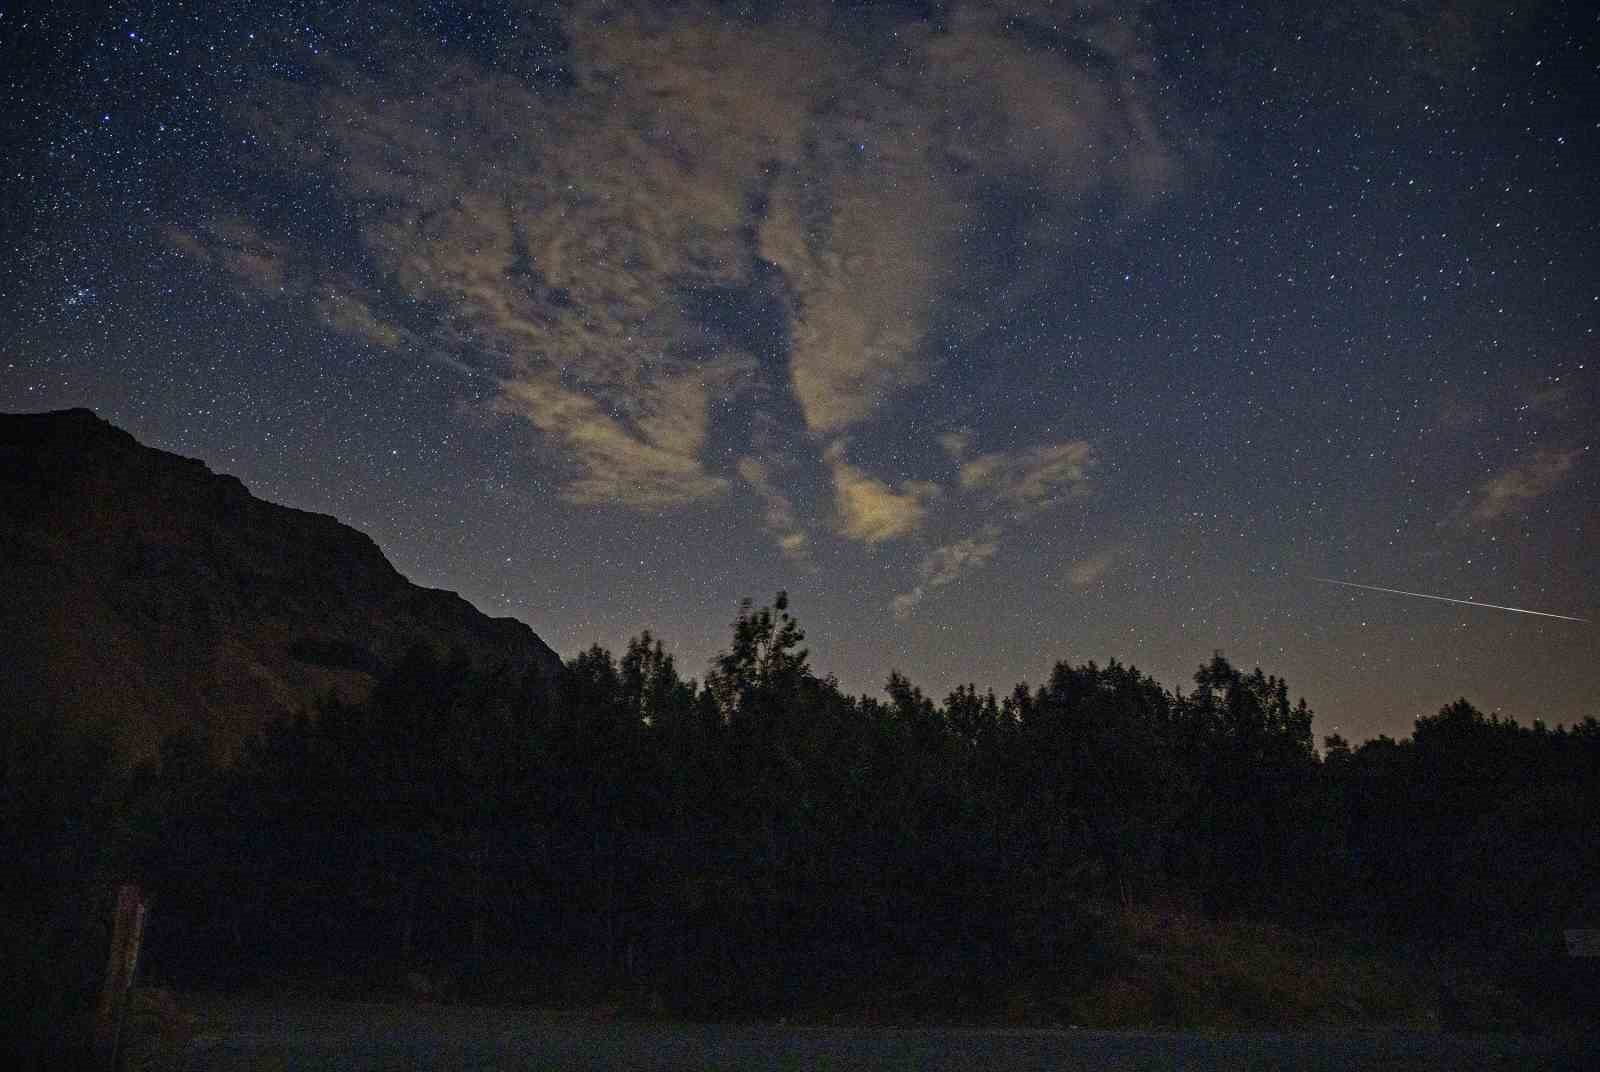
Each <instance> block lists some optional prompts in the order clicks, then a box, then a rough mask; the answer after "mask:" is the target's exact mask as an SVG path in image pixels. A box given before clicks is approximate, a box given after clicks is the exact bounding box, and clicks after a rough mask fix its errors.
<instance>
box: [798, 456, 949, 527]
mask: <svg viewBox="0 0 1600 1072" xmlns="http://www.w3.org/2000/svg"><path fill="white" fill-rule="evenodd" d="M844 449H845V445H844V443H843V442H835V443H834V444H832V445H831V446H830V447H829V448H828V450H827V452H826V453H825V455H824V458H825V460H826V461H827V463H828V467H829V469H830V470H831V471H832V474H833V490H834V502H835V506H836V509H837V511H838V519H837V528H838V532H839V534H840V535H842V536H845V537H848V538H849V539H852V540H859V541H860V542H862V543H882V542H883V541H885V540H893V539H896V538H898V537H901V536H907V535H910V534H911V533H912V532H915V531H916V530H917V528H918V527H920V526H921V524H922V522H923V520H924V519H925V518H926V517H927V514H928V508H927V503H928V501H929V500H931V499H935V498H937V497H938V495H939V488H938V486H937V485H936V484H932V483H928V482H926V481H915V480H913V481H906V482H905V483H902V484H901V485H900V488H899V490H896V489H895V488H894V487H892V486H891V485H890V484H889V483H888V482H886V481H883V480H880V479H878V478H877V477H875V476H872V475H870V474H868V473H866V472H865V471H863V470H861V469H859V468H857V467H856V466H854V465H851V464H850V463H849V462H848V461H846V460H845V456H844Z"/></svg>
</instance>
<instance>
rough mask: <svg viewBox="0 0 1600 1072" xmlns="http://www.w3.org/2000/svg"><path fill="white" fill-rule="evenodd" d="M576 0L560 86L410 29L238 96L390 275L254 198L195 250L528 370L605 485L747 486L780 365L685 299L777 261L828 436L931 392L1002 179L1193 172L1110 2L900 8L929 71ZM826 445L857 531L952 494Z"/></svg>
mask: <svg viewBox="0 0 1600 1072" xmlns="http://www.w3.org/2000/svg"><path fill="white" fill-rule="evenodd" d="M563 11H564V14H563V20H564V30H565V34H566V36H567V38H568V40H569V42H570V46H571V47H570V50H569V53H568V59H569V63H570V67H571V72H572V76H573V83H572V86H571V87H570V89H569V90H568V91H566V92H563V93H560V94H552V93H543V92H540V91H538V90H536V89H533V88H530V87H528V86H527V85H525V84H523V83H521V82H519V81H518V80H517V79H515V78H512V77H509V76H507V75H505V74H503V73H501V72H497V71H494V70H491V69H487V68H483V67H480V66H478V65H476V64H475V63H473V62H471V61H470V60H466V59H464V58H462V57H461V56H460V55H458V54H450V53H446V52H443V51H438V50H437V49H436V46H433V45H430V44H429V43H427V42H425V41H414V40H405V41H390V42H388V43H387V44H386V45H384V46H383V47H384V48H386V49H387V50H388V51H389V52H391V53H393V54H394V55H396V56H397V57H398V56H400V55H401V54H403V55H404V62H395V63H392V64H381V65H368V66H365V67H357V66H355V65H348V64H344V65H342V64H341V63H340V61H338V60H334V59H324V60H323V61H321V62H322V63H323V66H324V68H325V70H326V73H328V74H329V75H330V77H327V78H323V79H319V80H316V81H315V82H312V83H304V84H291V83H286V82H275V81H270V80H269V81H267V82H265V83H263V84H261V85H258V86H255V87H252V90H251V92H249V93H245V94H241V95H240V103H239V104H238V106H237V109H236V116H237V118H238V119H239V121H240V122H241V123H242V124H244V125H246V126H248V127H249V129H250V132H251V134H252V135H253V136H254V137H255V139H256V141H257V143H258V144H259V145H261V146H262V147H263V152H264V153H265V154H267V156H266V157H264V159H263V164H264V166H267V167H268V168H270V167H271V166H272V162H273V160H274V159H275V160H276V163H277V166H278V167H280V168H281V169H282V170H284V171H286V172H293V173H294V174H296V175H305V174H307V173H308V172H309V173H311V174H313V175H315V176H317V177H318V178H319V180H320V181H323V182H325V183H326V184H327V186H328V188H329V189H330V190H333V191H336V192H338V193H341V194H342V195H343V196H344V199H345V203H346V204H347V206H348V207H349V210H350V213H351V219H352V225H353V226H352V231H351V234H352V235H353V236H354V237H355V238H356V240H357V241H358V242H359V243H360V244H361V247H362V250H361V252H362V254H363V256H364V258H365V260H366V262H367V266H368V267H370V268H371V269H374V271H372V272H371V273H370V278H372V279H377V280H381V281H382V282H369V283H364V284H362V285H354V284H352V283H351V281H350V280H349V279H348V278H345V277H344V276H343V275H342V272H343V269H335V268H332V267H330V265H331V264H332V263H334V261H335V260H336V258H333V257H330V256H328V255H327V251H326V250H324V251H322V253H321V255H309V256H302V255H301V253H303V252H304V251H301V250H298V249H297V248H295V247H294V245H293V243H295V242H301V241H304V238H303V236H293V237H291V236H289V235H287V234H276V233H269V231H270V229H271V227H272V226H274V224H272V223H271V221H269V220H256V221H254V222H252V221H251V220H249V219H246V218H245V217H246V216H247V215H248V212H247V210H245V209H244V208H242V207H241V206H236V205H221V206H219V207H218V209H217V211H216V213H215V219H214V220H213V222H212V223H210V224H207V225H204V226H202V227H199V228H191V229H189V230H186V231H183V232H176V233H175V234H174V236H173V243H174V245H175V246H177V247H178V248H181V249H184V250H186V251H187V252H189V253H190V254H191V255H193V256H195V257H197V258H200V259H203V260H206V261H208V262H209V263H213V264H217V265H219V266H221V267H223V268H225V269H226V270H227V271H229V272H230V273H232V274H233V275H234V276H236V277H237V278H239V279H240V280H242V281H245V282H246V283H248V284H249V285H251V286H253V287H256V288H258V289H260V290H262V291H266V292H272V293H278V294H283V295H285V296H293V295H299V296H300V297H302V298H305V299H307V300H310V301H312V302H314V303H315V305H316V307H317V308H318V309H320V310H321V311H322V313H323V315H324V317H325V318H326V321H327V323H329V324H330V325H331V326H333V327H334V328H336V329H338V330H340V331H343V332H346V333H348V334H350V335H352V336H355V337H359V338H362V339H364V340H366V341H369V342H372V343H375V344H377V345H381V346H385V347H387V348H389V349H392V350H396V351H401V352H407V353H411V354H414V355H417V356H419V357H422V358H425V359H427V360H431V361H435V362H441V363H444V364H449V365H451V366H452V367H454V368H456V369H458V370H460V371H463V372H466V373H470V374H473V375H475V376H478V377H487V378H489V379H490V380H491V381H492V382H496V383H498V384H500V385H501V391H500V397H499V399H498V400H497V401H496V402H495V406H496V409H497V410H498V411H499V412H502V413H510V414H515V415H517V417H518V418H519V419H525V420H527V421H528V422H530V423H531V424H532V425H533V426H534V427H535V428H537V429H538V430H539V431H540V432H541V433H542V438H541V442H542V446H543V449H544V451H545V453H546V455H547V457H548V460H549V462H550V463H551V464H552V465H554V466H556V467H558V468H560V469H562V470H563V471H564V472H565V473H566V474H567V480H566V483H565V485H564V494H565V496H566V498H568V499H569V500H570V501H573V502H576V503H593V502H600V501H608V502H614V503H616V504H618V505H623V506H630V507H635V508H639V509H645V510H654V509H660V508H662V507H664V506H673V505H683V504H688V503H694V502H702V501H705V500H707V499H711V498H714V497H716V496H717V495H719V494H721V493H722V491H723V490H724V489H725V488H726V487H727V486H729V483H730V479H729V478H731V477H733V476H734V474H733V473H732V472H728V471H724V470H723V467H724V466H726V465H727V464H728V463H725V462H722V461H721V457H722V456H721V455H719V456H718V458H716V459H713V458H710V457H708V456H707V455H706V453H705V442H706V420H705V413H706V408H707V404H708V397H709V394H710V393H715V392H723V393H726V392H730V391H737V390H743V389H744V388H740V387H736V386H735V377H734V376H733V372H735V371H737V370H741V369H743V370H748V369H750V368H753V367H754V366H755V362H754V355H752V354H748V353H743V352H741V351H739V350H738V347H739V346H740V345H742V344H739V343H734V342H724V341H720V340H721V338H722V337H721V336H719V335H717V333H716V332H715V331H708V330H707V328H706V324H704V323H702V322H700V321H701V319H703V317H704V316H705V314H703V313H701V312H698V311H696V309H695V308H694V307H693V306H692V303H686V302H685V300H684V299H683V295H684V294H685V293H688V292H692V291H694V290H695V289H696V288H701V289H705V288H719V287H720V288H730V289H738V288H741V287H747V286H751V285H754V281H755V280H756V279H757V275H758V265H760V264H762V263H763V262H764V263H765V264H767V265H772V266H776V267H777V268H778V269H780V272H779V273H775V277H776V278H777V279H778V280H779V281H778V282H777V283H773V284H770V285H772V286H773V287H775V288H776V289H775V294H774V297H775V298H776V299H777V302H778V307H779V308H781V309H782V310H784V312H785V314H786V316H787V324H786V325H785V326H786V327H787V341H788V346H787V351H786V357H787V359H788V365H787V369H786V370H784V371H783V372H782V373H780V374H779V375H780V380H779V382H776V383H770V382H769V383H768V384H767V387H768V388H772V387H776V388H778V389H779V390H787V391H788V392H790V393H791V395H792V398H791V399H790V400H787V404H788V405H790V406H792V407H793V408H794V411H797V412H798V414H799V420H800V421H801V422H803V425H804V429H803V431H804V432H805V433H808V434H809V436H810V440H809V442H810V444H811V446H810V449H812V450H817V451H821V452H822V453H823V454H824V455H828V454H829V453H830V451H829V450H828V449H826V448H824V447H823V446H822V444H824V443H827V442H829V441H831V440H833V439H835V438H837V437H838V436H839V435H840V434H842V433H846V432H849V431H851V430H852V429H856V428H858V427H861V426H863V425H867V424H870V423H872V422H875V421H878V420H880V419H881V418H882V417H883V416H884V415H885V414H886V413H887V410H888V407H889V406H891V405H892V404H893V401H894V398H895V395H896V394H897V392H899V391H901V390H902V389H904V388H906V387H907V386H910V385H915V384H918V383H921V382H924V381H925V380H926V378H927V376H928V374H929V371H930V365H929V363H930V360H931V358H930V357H929V355H928V353H927V348H926V345H925V338H924V337H925V335H926V333H927V331H928V329H929V325H930V316H931V312H930V311H931V310H933V309H937V308H939V307H940V301H941V299H942V298H943V297H945V296H947V295H948V294H949V293H950V292H951V290H952V288H954V287H955V286H957V284H958V282H960V281H961V280H962V279H964V278H965V277H964V276H963V275H962V268H963V265H964V264H965V263H966V262H965V261H964V260H963V257H964V253H963V249H964V246H965V244H966V241H965V239H964V238H963V236H964V235H965V236H970V233H971V229H972V227H973V226H974V225H976V224H978V223H980V222H981V213H982V211H983V208H982V205H983V204H984V203H985V198H986V196H987V195H986V193H985V191H987V190H990V189H992V188H993V185H994V184H995V183H1000V184H1002V185H1003V184H1007V183H1012V184H1018V185H1025V186H1026V187H1027V188H1029V189H1035V190H1037V189H1041V188H1042V189H1046V190H1049V191H1050V192H1051V193H1052V194H1053V195H1054V196H1052V197H1050V198H1044V199H1039V203H1040V204H1041V205H1044V206H1046V207H1043V208H1040V209H1039V210H1038V211H1040V212H1041V213H1050V212H1056V211H1068V210H1070V206H1072V205H1074V204H1077V203H1079V201H1080V200H1081V198H1083V197H1085V196H1089V195H1091V194H1097V193H1099V192H1110V193H1112V194H1114V195H1115V196H1117V198H1118V200H1119V201H1120V202H1121V203H1123V204H1128V205H1136V204H1139V203H1142V202H1147V201H1148V200H1149V199H1151V198H1152V197H1156V196H1160V193H1161V191H1163V190H1165V189H1166V188H1167V187H1168V186H1170V185H1171V183H1172V182H1173V181H1174V180H1175V178H1176V176H1177V175H1178V174H1179V172H1180V171H1181V168H1180V167H1179V163H1178V161H1179V158H1180V154H1179V153H1178V151H1177V150H1176V149H1175V148H1174V146H1175V145H1176V144H1177V143H1176V141H1175V140H1174V139H1173V138H1172V137H1171V136H1170V135H1169V134H1168V133H1164V132H1163V130H1162V129H1161V127H1160V124H1158V123H1156V122H1155V120H1154V118H1153V117H1154V116H1156V115H1158V114H1160V110H1161V109H1160V101H1159V100H1158V99H1157V98H1156V96H1155V94H1156V93H1157V92H1158V91H1157V90H1156V88H1155V87H1156V84H1157V82H1156V80H1154V79H1148V78H1143V77H1140V76H1141V75H1142V74H1143V73H1145V72H1147V71H1148V70H1149V69H1150V64H1151V59H1150V55H1151V53H1150V49H1149V47H1148V44H1147V43H1146V42H1144V41H1143V40H1142V39H1141V38H1140V37H1139V35H1138V34H1137V33H1134V32H1132V31H1131V30H1130V29H1129V26H1130V25H1132V24H1130V23H1128V22H1126V21H1125V20H1121V19H1119V18H1116V17H1114V16H1115V14H1116V13H1115V12H1114V11H1112V10H1111V9H1106V10H1104V11H1101V10H1098V9H1096V10H1095V11H1093V12H1089V13H1084V12H1079V13H1078V14H1077V15H1075V16H1074V17H1073V19H1072V20H1071V27H1070V33H1071V35H1072V40H1073V41H1074V42H1076V44H1075V45H1074V48H1073V49H1065V50H1054V49H1041V48H1039V47H1037V42H1036V41H1034V40H1032V39H1031V38H1030V31H1029V30H1028V29H1027V27H1028V25H1030V23H1029V20H1030V19H1035V21H1037V19H1036V13H1031V12H1032V8H1031V7H1030V5H1027V4H1014V5H1007V4H992V5H983V4H966V5H961V6H960V7H959V8H956V9H954V10H953V12H952V14H951V16H950V18H949V20H948V23H947V25H946V27H945V32H934V31H933V29H932V28H931V27H930V26H929V25H928V24H927V23H926V22H923V21H917V20H908V21H907V22H906V24H905V25H904V26H903V27H899V28H898V29H897V31H896V35H895V45H894V47H895V48H896V49H900V50H902V52H903V53H904V57H905V60H906V62H898V63H894V64H890V65H888V66H885V65H884V63H883V55H882V53H881V49H880V48H879V45H880V44H882V42H879V43H877V44H874V43H871V42H867V41H865V40H864V39H862V38H859V37H858V36H853V35H850V34H845V33H841V32H839V31H838V30H837V29H835V28H833V27H834V22H833V20H832V19H831V18H830V13H831V11H832V8H831V5H829V4H826V3H821V2H820V0H819V2H815V3H809V4H808V3H803V2H802V3H799V4H797V5H796V7H795V9H794V11H793V17H786V18H784V19H781V20H769V21H757V20H743V19H737V18H730V17H727V16H726V14H725V13H724V12H722V11H721V10H720V9H717V8H716V7H714V6H710V5H707V6H700V5H693V4H685V5H677V6H674V7H672V8H671V9H670V10H660V9H656V8H654V7H650V6H637V7H636V6H630V5H625V4H624V5H617V4H612V3H582V2H580V3H575V4H572V5H568V6H565V7H564V9H563ZM1037 18H1038V19H1044V21H1045V22H1049V21H1050V20H1049V19H1048V18H1045V17H1044V16H1037ZM1035 36H1036V35H1035ZM1089 54H1092V57H1093V59H1092V62H1091V61H1090V60H1087V59H1084V58H1083V57H1084V56H1085V55H1089ZM1073 57H1077V58H1073ZM1118 73H1126V74H1128V75H1129V76H1130V77H1126V78H1117V77H1113V75H1116V74H1118ZM1024 132H1025V133H1024ZM342 252H343V251H341V253H342ZM763 271H764V269H763ZM762 278H767V277H765V276H763V277H762ZM762 285H768V284H766V283H763V284H762ZM364 287H370V288H376V289H363V288H364ZM380 290H381V293H380ZM401 307H405V308H407V309H409V310H412V311H414V313H415V315H408V316H407V318H406V321H405V326H404V327H402V326H400V325H399V324H397V323H394V322H391V320H390V319H389V318H387V317H385V315H383V312H382V310H386V309H389V310H392V309H397V308H401ZM430 318H431V322H430ZM740 382H743V381H740ZM861 441H862V442H866V441H867V440H866V437H862V440H861ZM742 455H749V456H752V457H755V458H758V459H759V458H761V457H762V454H761V451H760V450H759V449H755V450H749V449H739V448H738V447H737V445H736V449H735V453H734V454H733V455H732V457H738V456H742ZM823 460H824V463H825V464H826V465H827V466H828V468H829V470H830V471H831V473H832V477H833V483H834V487H835V490H836V493H837V499H836V512H837V515H838V518H839V522H840V524H839V529H840V531H841V532H842V533H843V534H844V535H846V536H847V537H848V538H850V539H856V540H862V541H866V542H878V541H881V540H887V539H893V538H895V537H896V536H900V535H904V534H905V533H908V532H910V531H913V530H915V529H916V528H918V526H919V525H920V524H921V522H922V518H923V515H924V512H925V507H926V504H927V502H928V501H929V500H930V499H932V498H933V497H934V494H935V491H934V489H932V487H931V485H926V484H915V483H910V484H901V485H899V486H898V487H895V486H891V485H890V484H888V483H886V482H885V481H882V480H879V479H877V478H874V477H871V476H870V475H868V474H867V473H866V472H865V471H864V470H862V469H860V468H857V467H856V466H855V465H851V464H849V463H846V462H844V461H843V459H842V455H838V456H836V457H826V456H825V457H824V459H823ZM858 461H859V464H866V463H867V461H868V460H858ZM1091 461H1092V456H1091V455H1090V454H1089V453H1088V452H1087V447H1086V446H1085V445H1076V444H1059V445H1057V446H1055V447H1043V448H1036V449H1035V450H1034V451H1033V452H1030V453H1027V454H1026V455H1025V456H1023V455H1018V456H1010V455H983V456H979V457H976V458H970V459H966V460H965V466H964V468H963V472H962V482H963V486H966V487H968V488H969V490H974V491H980V490H981V491H984V492H986V493H988V494H990V495H992V496H993V497H994V498H995V499H996V501H1001V502H1005V503H1006V504H1008V505H1009V506H1011V507H1012V508H1013V509H1036V508H1041V507H1043V506H1046V505H1049V504H1050V503H1052V502H1054V501H1058V500H1059V498H1060V497H1061V496H1063V495H1065V494H1069V493H1070V492H1071V491H1072V490H1073V489H1075V488H1081V487H1083V486H1084V484H1085V479H1086V478H1085V477H1084V476H1083V473H1084V472H1085V471H1086V470H1087V468H1088V466H1089V464H1090V463H1091ZM740 476H741V477H742V478H743V479H744V480H745V482H746V483H748V484H750V486H751V487H752V488H754V489H756V491H757V498H758V499H759V501H760V503H761V509H762V511H763V514H764V516H766V517H767V518H768V521H769V527H774V532H780V529H781V532H780V534H779V539H780V541H783V540H788V541H789V543H788V547H789V548H790V549H791V550H796V549H798V548H800V547H801V546H802V542H801V533H800V529H799V528H798V527H794V526H789V525H788V523H787V522H784V523H782V524H781V525H778V524H775V523H773V519H774V518H776V517H779V516H782V515H783V514H784V511H786V510H787V511H788V512H789V514H790V515H791V516H792V514H793V504H792V503H791V502H788V501H787V500H783V501H780V499H775V498H773V497H772V495H770V494H766V492H771V491H774V490H775V488H774V485H773V483H772V480H771V479H770V478H771V476H772V474H771V473H770V472H769V473H767V474H766V476H767V478H768V479H767V480H766V481H765V483H763V484H761V485H760V486H759V487H758V482H757V481H753V480H751V479H750V478H749V476H748V475H745V474H742V473H741V474H740ZM763 488H764V489H765V492H764V491H763V490H762V489H763ZM612 496H614V497H615V498H612Z"/></svg>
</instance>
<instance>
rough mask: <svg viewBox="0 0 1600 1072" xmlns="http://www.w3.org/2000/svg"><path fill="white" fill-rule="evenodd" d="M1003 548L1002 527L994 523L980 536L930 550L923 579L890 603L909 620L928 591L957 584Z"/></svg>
mask: <svg viewBox="0 0 1600 1072" xmlns="http://www.w3.org/2000/svg"><path fill="white" fill-rule="evenodd" d="M999 550H1000V530H999V528H997V527H995V526H993V525H990V526H987V527H985V528H984V530H983V532H982V533H980V534H979V535H978V536H976V537H968V538H967V539H964V540H957V541H956V542H955V543H949V544H945V545H944V546H942V547H936V548H934V549H933V550H932V551H930V552H929V553H928V554H927V555H926V556H925V557H924V558H923V560H922V562H921V563H920V564H919V565H918V567H917V573H918V576H919V577H921V582H920V583H919V584H917V585H916V587H914V588H912V589H911V590H910V591H908V592H902V593H900V594H899V595H897V596H895V597H894V599H892V600H890V602H889V609H890V610H891V611H893V612H894V616H895V618H896V619H898V620H900V621H905V620H906V619H907V618H909V617H911V614H912V612H913V611H915V610H916V609H917V607H918V605H920V604H921V603H922V601H923V600H924V599H925V598H927V596H928V593H930V592H933V591H935V590H936V589H939V588H943V587H944V586H945V585H948V584H952V583H954V582H955V581H956V580H957V579H958V578H960V577H961V575H962V574H964V573H967V572H969V571H971V570H974V569H977V568H978V567H980V566H982V565H983V564H984V563H985V562H988V561H989V560H990V559H991V558H993V557H994V556H995V553H996V552H998V551H999Z"/></svg>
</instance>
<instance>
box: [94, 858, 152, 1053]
mask: <svg viewBox="0 0 1600 1072" xmlns="http://www.w3.org/2000/svg"><path fill="white" fill-rule="evenodd" d="M146 907H147V906H146V903H145V899H144V893H143V892H142V891H141V890H140V889H139V887H138V886H135V885H134V884H133V883H131V882H125V883H123V884H122V885H121V886H118V887H117V913H116V916H115V917H114V919H113V921H112V927H111V956H110V959H109V960H107V962H106V983H105V988H104V989H103V990H101V991H100V1006H99V1008H98V1009H97V1010H96V1013H95V1021H94V1055H95V1067H96V1068H99V1069H103V1070H104V1072H115V1069H116V1067H117V1049H118V1047H119V1046H120V1045H121V1043H122V1021H123V1019H124V1018H125V1017H126V1015H127V1011H128V991H129V990H130V989H131V988H132V986H133V976H134V973H135V972H136V971H138V969H139V943H140V941H141V940H142V939H143V938H144V917H145V909H146Z"/></svg>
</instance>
